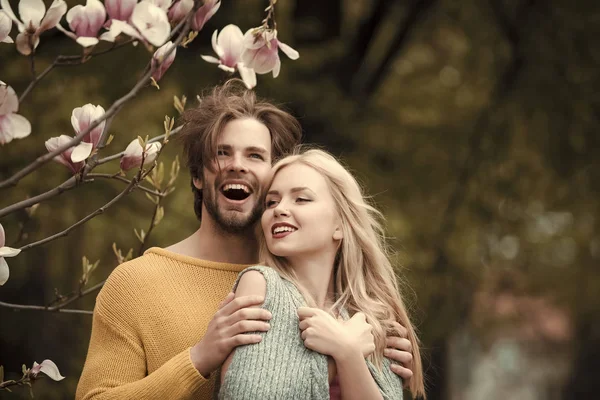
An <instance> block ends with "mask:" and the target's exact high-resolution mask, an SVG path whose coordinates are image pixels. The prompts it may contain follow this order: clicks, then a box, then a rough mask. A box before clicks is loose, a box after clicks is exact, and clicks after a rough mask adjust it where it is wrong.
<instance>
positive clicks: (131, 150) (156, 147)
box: [121, 139, 162, 171]
mask: <svg viewBox="0 0 600 400" xmlns="http://www.w3.org/2000/svg"><path fill="white" fill-rule="evenodd" d="M161 147H162V145H161V144H160V143H159V142H154V143H148V144H146V154H145V156H144V165H146V164H150V163H153V162H154V160H156V156H157V155H158V152H159V151H160V148H161ZM142 154H143V150H142V145H141V144H140V141H139V140H138V139H133V140H132V141H131V143H129V145H127V148H126V149H125V152H124V154H123V156H122V157H121V169H122V170H123V171H128V170H130V169H132V168H139V167H140V163H141V162H142Z"/></svg>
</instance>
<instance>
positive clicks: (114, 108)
mask: <svg viewBox="0 0 600 400" xmlns="http://www.w3.org/2000/svg"><path fill="white" fill-rule="evenodd" d="M200 4H201V2H200V1H199V0H196V1H195V2H194V7H193V8H192V10H191V11H190V12H189V13H188V16H187V18H186V19H185V21H186V22H185V25H184V27H183V29H182V30H181V32H180V33H179V36H178V37H177V39H176V40H175V42H174V43H173V46H171V47H170V48H169V49H168V50H167V51H166V52H165V55H164V57H163V59H162V60H161V62H160V63H156V64H154V65H152V63H150V64H151V66H150V69H149V71H148V72H146V73H145V74H144V76H143V77H142V78H141V79H140V80H139V81H138V82H137V83H136V85H135V86H134V87H133V88H132V89H131V90H130V91H129V93H127V94H126V95H124V96H123V97H121V98H119V99H118V100H116V101H115V102H114V103H113V104H112V105H111V106H110V108H109V109H108V110H107V111H106V112H105V113H104V114H103V115H102V116H101V117H99V118H98V119H96V120H94V121H93V122H91V123H90V125H89V126H88V128H87V129H85V130H84V131H82V132H80V133H79V134H77V135H76V136H75V137H74V138H73V139H71V140H70V141H69V142H67V143H65V144H64V145H62V146H59V147H57V148H56V149H55V150H53V151H51V152H48V153H47V154H44V155H43V156H40V157H38V158H37V159H36V160H35V161H33V162H32V163H31V164H29V165H27V166H26V167H25V168H23V169H21V170H20V171H18V172H17V173H15V174H14V175H13V176H11V177H10V178H8V179H6V180H4V181H2V182H0V189H2V188H5V187H8V186H16V185H17V183H18V182H19V181H20V180H21V179H23V178H24V177H26V176H27V175H29V174H30V173H32V172H33V171H35V170H37V169H38V168H40V167H41V166H42V165H44V164H46V163H47V162H48V161H50V160H52V159H53V158H54V157H56V156H57V155H59V154H61V153H62V152H64V151H65V150H67V149H69V148H70V147H73V146H76V145H77V144H79V143H80V142H81V141H82V140H83V139H84V138H85V137H86V136H87V135H88V134H89V133H90V132H91V131H92V130H93V129H94V128H96V127H97V126H98V125H100V123H102V122H103V121H106V120H108V121H107V123H106V125H105V129H104V132H103V133H102V135H103V136H104V135H105V133H106V131H107V130H108V126H109V123H108V122H109V121H110V120H109V118H111V117H112V116H113V115H115V114H117V113H118V112H119V111H120V110H121V108H123V106H124V105H125V103H127V102H128V101H129V100H131V99H133V98H134V97H135V96H137V94H138V93H139V92H140V91H141V90H142V88H144V87H145V86H146V85H147V84H148V83H149V82H150V77H151V76H152V73H153V72H154V71H155V69H156V68H158V67H160V66H161V65H162V63H163V62H165V60H166V59H167V58H168V56H169V55H170V54H171V52H173V51H175V49H176V48H177V46H179V44H180V43H181V42H182V41H183V39H184V38H185V37H186V36H187V34H188V32H189V31H190V24H191V20H192V18H193V16H194V14H195V12H196V10H197V9H198V7H199V6H200ZM94 166H95V163H94V162H93V161H92V162H91V163H90V165H87V166H86V170H87V171H88V172H89V171H90V170H91V169H92V168H93V167H94Z"/></svg>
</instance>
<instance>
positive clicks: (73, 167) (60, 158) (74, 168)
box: [45, 135, 85, 174]
mask: <svg viewBox="0 0 600 400" xmlns="http://www.w3.org/2000/svg"><path fill="white" fill-rule="evenodd" d="M71 140H73V138H72V137H71V136H67V135H60V136H59V137H52V138H50V139H48V140H46V143H45V145H46V149H47V150H48V151H49V152H51V151H54V150H56V149H58V148H59V147H61V146H63V145H65V144H66V143H69V142H70V141H71ZM73 149H74V147H69V148H68V149H67V150H65V151H63V152H62V153H61V154H59V155H57V156H56V157H54V161H56V162H58V163H61V164H62V165H64V166H65V167H67V168H69V170H70V171H71V172H72V173H73V174H76V173H78V172H79V171H81V168H83V166H84V165H85V163H84V162H83V161H80V162H73V161H72V159H71V155H72V154H73Z"/></svg>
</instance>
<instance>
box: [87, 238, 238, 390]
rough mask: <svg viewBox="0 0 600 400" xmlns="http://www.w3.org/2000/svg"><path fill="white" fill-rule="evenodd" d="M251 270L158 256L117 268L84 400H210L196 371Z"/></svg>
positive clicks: (100, 311) (101, 310)
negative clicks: (198, 347)
mask: <svg viewBox="0 0 600 400" xmlns="http://www.w3.org/2000/svg"><path fill="white" fill-rule="evenodd" d="M245 267H247V265H238V264H224V263H215V262H210V261H205V260H199V259H196V258H192V257H186V256H182V255H179V254H176V253H172V252H169V251H167V250H164V249H160V248H151V249H149V250H148V251H146V253H145V254H144V255H143V256H142V257H139V258H137V259H135V260H132V261H129V262H127V263H124V264H122V265H120V266H119V267H117V268H116V269H115V270H114V271H113V273H112V274H111V275H110V277H109V278H108V280H107V281H106V284H105V285H104V287H103V288H102V290H101V291H100V293H99V294H98V298H97V300H96V307H95V308H94V319H93V325H92V336H91V339H90V346H89V349H88V355H87V359H86V362H85V366H84V368H83V372H82V375H81V378H80V381H79V385H78V387H77V395H76V399H97V400H100V399H161V400H162V399H210V398H211V395H212V390H213V383H214V382H213V381H214V376H216V375H217V374H212V377H211V379H208V380H207V379H205V378H204V377H203V376H202V375H200V373H198V371H197V370H196V369H195V368H194V366H193V365H192V362H191V360H190V355H189V354H190V348H191V347H192V346H193V345H194V344H196V343H197V342H198V341H199V340H200V339H202V337H203V335H204V333H205V332H206V328H207V326H208V323H209V322H210V320H211V319H212V316H213V315H214V313H215V312H216V311H217V307H218V305H219V303H220V302H221V301H222V300H223V298H225V296H227V293H229V292H230V291H231V289H232V286H233V283H234V282H235V279H236V277H237V275H238V273H239V272H240V271H242V270H243V269H244V268H245Z"/></svg>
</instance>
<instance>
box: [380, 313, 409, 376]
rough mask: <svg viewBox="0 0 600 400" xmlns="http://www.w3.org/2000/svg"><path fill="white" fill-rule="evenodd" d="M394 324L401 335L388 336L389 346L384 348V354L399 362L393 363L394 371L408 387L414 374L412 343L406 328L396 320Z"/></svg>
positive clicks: (387, 343)
mask: <svg viewBox="0 0 600 400" xmlns="http://www.w3.org/2000/svg"><path fill="white" fill-rule="evenodd" d="M393 325H394V327H395V328H396V331H397V332H399V335H400V336H388V337H387V338H386V346H387V348H386V349H385V350H384V352H383V355H384V356H386V357H387V358H389V359H391V360H394V361H396V362H397V363H398V364H392V366H391V368H392V371H393V372H394V373H395V374H396V375H398V376H399V377H400V378H402V380H403V382H404V386H405V387H407V386H408V385H409V383H410V379H411V378H412V376H413V372H412V360H413V356H412V344H411V343H410V341H409V340H408V339H407V336H408V334H407V331H406V328H405V327H403V326H402V325H400V324H399V323H397V322H395V321H394V322H393Z"/></svg>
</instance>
